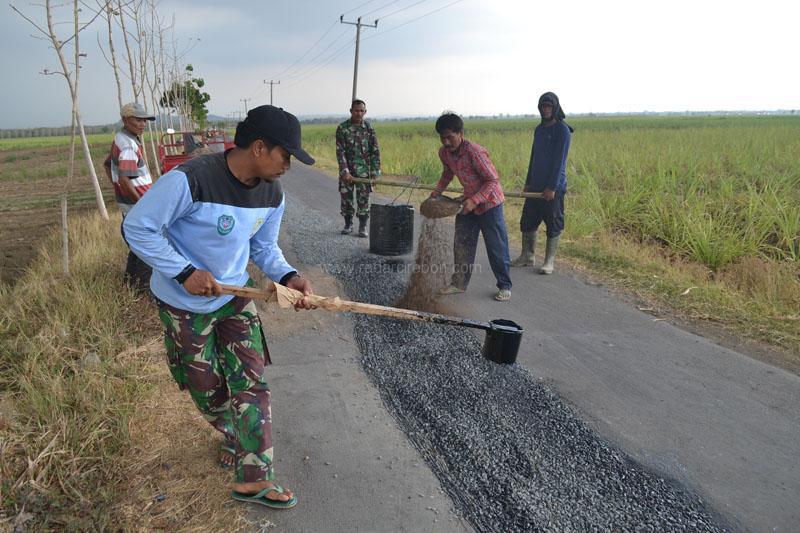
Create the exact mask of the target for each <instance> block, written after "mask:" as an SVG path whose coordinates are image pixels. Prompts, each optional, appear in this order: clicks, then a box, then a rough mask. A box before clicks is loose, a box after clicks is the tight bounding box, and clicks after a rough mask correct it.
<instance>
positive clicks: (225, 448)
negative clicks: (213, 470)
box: [219, 441, 236, 470]
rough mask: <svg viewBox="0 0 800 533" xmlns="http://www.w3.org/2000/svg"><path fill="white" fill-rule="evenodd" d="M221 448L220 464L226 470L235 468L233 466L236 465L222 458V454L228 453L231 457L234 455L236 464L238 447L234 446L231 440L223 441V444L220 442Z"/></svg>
mask: <svg viewBox="0 0 800 533" xmlns="http://www.w3.org/2000/svg"><path fill="white" fill-rule="evenodd" d="M219 450H220V459H219V466H221V467H222V468H224V469H226V470H228V469H231V468H233V466H234V465H233V464H228V463H226V462H225V461H223V460H222V456H223V455H228V456H230V457H233V459H234V464H235V462H236V448H235V447H234V445H233V443H232V442H229V441H223V442H222V444H220V447H219Z"/></svg>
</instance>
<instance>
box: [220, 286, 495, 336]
mask: <svg viewBox="0 0 800 533" xmlns="http://www.w3.org/2000/svg"><path fill="white" fill-rule="evenodd" d="M221 286H222V292H223V294H232V295H235V296H242V297H244V298H258V299H260V300H267V301H276V300H277V301H278V304H279V305H281V300H280V295H285V297H286V302H289V304H290V305H291V304H293V302H296V301H298V300H300V299H302V298H303V293H301V292H300V291H297V290H294V289H290V288H289V287H284V286H282V285H277V284H275V283H270V284H269V286H268V287H269V288H268V289H266V290H265V289H253V288H250V287H237V286H236V285H221ZM306 298H307V299H308V301H309V302H310V303H311V304H312V305H315V306H317V307H320V308H322V309H325V310H327V311H338V312H350V313H359V314H362V315H377V316H385V317H390V318H399V319H404V320H417V321H422V322H435V323H437V324H449V325H453V326H465V327H468V328H477V329H482V330H489V329H492V325H491V324H489V323H487V322H479V321H476V320H470V319H468V318H460V317H453V316H447V315H440V314H436V313H425V312H423V311H414V310H411V309H402V308H399V307H388V306H385V305H377V304H367V303H362V302H353V301H349V300H342V299H340V298H339V297H338V296H335V297H333V298H328V297H326V296H319V295H317V294H312V295H309V296H306ZM282 306H283V307H285V305H282Z"/></svg>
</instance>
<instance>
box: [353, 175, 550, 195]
mask: <svg viewBox="0 0 800 533" xmlns="http://www.w3.org/2000/svg"><path fill="white" fill-rule="evenodd" d="M373 181H374V180H368V179H365V178H353V182H354V183H372V182H373ZM375 185H388V186H390V187H406V188H408V189H425V190H429V191H433V190H435V189H436V186H435V185H426V184H425V183H410V182H407V181H392V180H386V179H382V178H381V179H379V180H377V181H375ZM444 192H454V193H457V194H463V193H464V190H463V189H453V188H450V187H448V188H447V189H445V190H444ZM503 194H504V195H505V196H508V197H509V198H543V197H544V195H543V194H542V193H540V192H507V191H503Z"/></svg>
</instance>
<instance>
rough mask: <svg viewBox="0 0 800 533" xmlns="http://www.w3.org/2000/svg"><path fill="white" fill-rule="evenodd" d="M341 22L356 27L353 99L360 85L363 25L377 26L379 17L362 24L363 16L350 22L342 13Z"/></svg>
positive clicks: (368, 26)
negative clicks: (359, 57)
mask: <svg viewBox="0 0 800 533" xmlns="http://www.w3.org/2000/svg"><path fill="white" fill-rule="evenodd" d="M339 22H341V23H342V24H350V25H352V26H355V27H356V61H355V65H354V66H353V98H352V99H351V101H352V100H355V99H356V88H357V87H358V46H359V42H360V41H361V26H365V27H367V28H377V27H378V19H375V23H374V24H362V23H361V17H358V19H357V20H356V21H355V22H348V21H346V20H344V15H341V16H340V17H339Z"/></svg>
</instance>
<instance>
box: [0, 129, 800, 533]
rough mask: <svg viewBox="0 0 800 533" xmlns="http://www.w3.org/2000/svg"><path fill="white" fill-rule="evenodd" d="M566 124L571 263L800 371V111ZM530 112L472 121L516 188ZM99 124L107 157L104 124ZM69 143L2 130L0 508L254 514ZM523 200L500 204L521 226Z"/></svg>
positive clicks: (69, 517)
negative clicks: (771, 351) (168, 354)
mask: <svg viewBox="0 0 800 533" xmlns="http://www.w3.org/2000/svg"><path fill="white" fill-rule="evenodd" d="M572 123H573V124H574V126H575V127H576V133H575V136H574V138H573V148H572V151H571V157H570V166H569V179H570V193H569V199H568V204H567V213H568V217H569V218H568V226H567V233H566V234H565V238H566V239H567V242H565V243H564V245H563V250H564V256H565V257H567V258H568V259H567V260H568V261H569V262H570V263H571V264H572V266H573V267H574V268H577V269H579V270H581V271H583V273H584V274H585V275H586V276H587V277H589V278H592V279H597V280H601V281H602V282H604V283H607V284H611V285H613V286H615V287H619V288H621V289H623V290H624V291H625V292H626V293H627V294H629V295H632V297H633V298H634V299H635V300H636V301H637V303H638V305H639V306H640V307H641V308H643V309H645V310H648V312H651V313H653V315H655V316H654V319H657V318H659V317H664V316H667V317H669V316H671V315H677V316H678V317H681V318H686V319H690V320H691V321H692V323H695V324H697V323H699V324H703V325H709V326H712V327H713V328H722V329H723V330H724V331H726V332H728V334H730V335H732V336H733V337H734V338H738V337H743V338H746V339H755V340H759V341H763V342H766V343H768V344H770V345H772V346H774V347H777V348H782V349H783V352H784V353H785V354H786V359H785V360H783V361H779V364H782V365H783V366H787V367H789V368H792V369H793V370H794V371H795V372H798V371H800V354H798V350H797V346H800V317H799V316H798V309H800V258H798V255H799V254H798V248H797V247H798V235H799V234H800V231H798V226H799V225H800V212H798V209H800V208H799V207H798V206H800V161H798V160H797V158H796V154H797V153H800V120H798V119H796V118H793V117H746V118H742V117H736V118H730V117H702V118H695V117H692V118H640V117H630V118H614V119H611V118H591V119H590V118H586V119H580V120H575V121H573V122H572ZM534 125H535V121H533V120H513V121H502V120H497V121H495V120H492V121H488V120H487V121H468V122H467V127H468V128H469V129H468V131H467V136H468V137H469V138H472V139H474V140H475V141H476V142H479V143H481V144H484V145H485V146H487V147H488V148H489V150H490V152H491V153H492V156H493V159H494V161H495V163H496V164H497V166H498V169H499V171H500V174H501V176H502V178H503V180H504V186H505V188H506V189H507V190H519V189H521V186H522V183H523V181H524V175H525V171H526V169H527V162H528V154H529V150H530V140H531V132H532V129H533V127H534ZM334 130H335V126H333V125H314V126H306V127H304V133H305V135H306V139H305V143H306V145H307V148H308V150H309V151H310V152H311V153H312V154H314V155H315V156H316V157H317V158H318V160H319V162H320V166H321V167H322V168H325V169H328V170H334V169H335V168H336V164H335V157H334V150H333V146H334V145H333V134H334ZM377 130H378V135H379V137H380V141H381V144H382V148H383V154H384V170H385V172H386V173H387V174H399V175H415V176H419V177H420V179H421V180H422V181H423V182H425V183H434V182H435V181H436V179H437V178H438V175H439V172H440V163H439V162H438V159H437V156H436V153H437V150H438V146H439V142H438V139H437V137H436V135H435V133H434V132H433V127H432V124H430V123H378V124H377ZM90 141H91V142H92V152H93V153H96V154H97V155H98V156H100V155H101V154H105V152H106V151H107V149H108V145H109V143H110V136H108V135H96V136H93V137H92V138H91V139H90ZM67 150H68V138H63V139H61V140H58V139H56V138H53V137H48V138H43V139H21V140H0V214H1V215H2V216H0V220H1V221H2V223H0V237H2V243H3V246H2V248H3V250H4V253H5V254H6V255H11V256H14V257H17V256H22V257H23V258H24V260H23V261H20V262H19V263H15V264H14V265H13V268H9V267H8V266H7V263H3V265H6V266H4V267H3V271H2V272H0V274H3V277H2V280H3V283H0V525H3V526H5V525H12V524H14V523H15V521H16V523H17V524H22V525H23V526H24V527H27V528H28V529H30V530H42V529H73V530H83V529H178V528H185V529H192V528H206V529H220V530H221V529H228V530H230V529H235V528H240V527H244V528H247V527H250V526H252V524H250V525H248V524H246V523H245V522H243V521H242V519H241V518H240V517H239V516H238V515H237V509H238V508H237V507H235V506H230V505H225V502H226V501H227V500H228V497H227V494H226V489H225V487H226V485H227V482H228V481H229V477H228V473H226V472H224V471H222V470H221V469H219V468H217V465H216V461H215V458H216V454H217V450H218V442H217V440H216V436H215V435H213V432H211V431H210V430H209V429H208V427H207V424H206V423H205V422H204V421H203V420H202V418H201V417H200V416H199V415H198V414H197V413H194V412H193V410H191V409H186V398H185V397H184V396H183V395H182V394H181V393H180V392H179V391H178V390H177V388H175V387H174V385H173V383H172V382H171V380H170V378H169V376H168V373H167V370H166V366H165V365H164V364H163V361H162V357H163V351H162V348H161V343H160V338H159V327H158V324H157V323H156V318H155V312H154V310H153V309H152V307H151V305H150V304H149V303H147V302H146V301H143V300H137V299H136V298H135V297H134V296H133V295H132V294H130V293H129V292H128V291H126V290H124V289H123V288H122V287H123V286H122V284H121V272H122V270H123V265H124V261H125V254H126V249H125V247H124V243H123V242H122V240H121V239H120V238H119V229H118V226H119V219H118V218H116V217H118V215H115V217H114V218H112V221H110V222H109V221H103V220H102V219H100V217H99V216H97V215H95V214H94V213H93V212H91V211H93V207H92V202H91V199H90V198H91V193H90V192H88V189H89V187H88V184H87V183H86V182H85V181H83V179H82V178H79V177H76V178H74V179H73V180H72V182H71V183H69V184H64V183H62V182H61V181H59V180H58V175H59V172H60V170H56V169H57V168H62V167H63V166H64V161H65V160H66V158H67ZM97 160H98V161H102V159H101V158H100V157H98V159H97ZM98 170H100V169H98ZM81 174H82V172H80V171H79V172H78V175H81ZM101 176H102V174H101ZM101 182H102V183H103V189H104V192H105V196H106V198H107V200H108V201H109V202H111V201H112V196H111V194H110V193H111V190H110V185H109V184H108V183H107V182H106V180H105V179H101ZM65 191H66V192H67V193H68V195H69V198H70V205H71V208H70V242H71V250H72V258H71V269H72V274H71V275H70V276H69V277H64V276H63V275H62V274H61V273H60V264H61V263H60V249H61V245H60V241H59V239H58V237H57V233H58V230H57V226H58V220H59V218H58V213H57V201H58V196H59V195H60V194H61V193H63V192H65ZM87 192H88V194H87ZM382 192H383V193H384V194H388V195H391V196H395V195H398V194H400V192H401V191H400V190H398V189H395V188H385V189H384V190H383V191H382ZM422 194H423V193H420V194H418V195H416V196H415V199H420V198H421V197H422ZM407 197H408V196H407V193H405V192H404V193H403V194H402V196H401V198H402V200H405V198H407ZM521 205H522V204H521V201H519V200H509V202H508V209H507V220H508V225H509V229H510V234H511V236H512V237H515V238H516V237H518V231H517V228H516V221H517V219H518V217H519V210H520V209H521ZM76 212H83V214H76ZM34 220H36V221H39V225H38V226H34V225H33V221H34ZM23 227H24V228H26V233H25V234H24V235H22V234H21V233H20V228H23ZM5 259H7V258H5ZM515 272H517V271H515ZM7 274H10V275H7ZM515 275H517V276H520V275H526V273H524V272H517V273H516V274H515ZM531 275H532V274H531ZM185 431H190V432H191V433H192V434H193V435H197V438H196V439H194V440H193V441H192V442H191V443H188V444H187V446H191V447H192V450H191V451H189V452H187V450H186V447H180V448H176V447H175V446H172V445H171V443H172V439H174V435H176V434H178V433H180V432H185ZM231 524H234V526H233V527H232V526H231ZM12 529H13V527H12Z"/></svg>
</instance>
